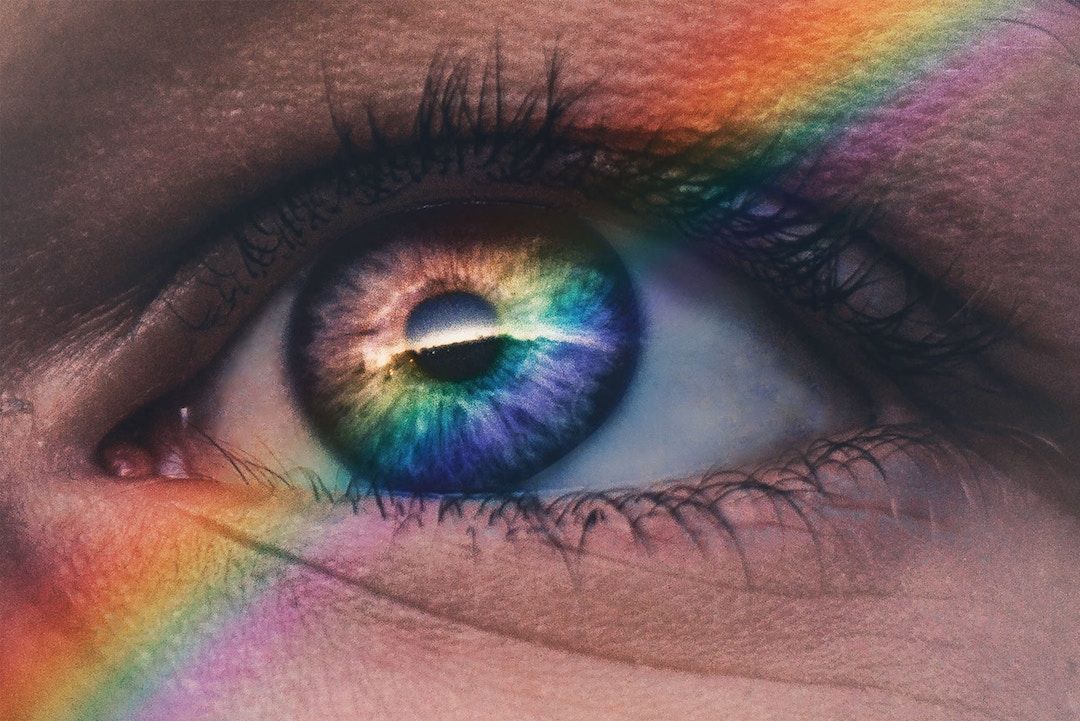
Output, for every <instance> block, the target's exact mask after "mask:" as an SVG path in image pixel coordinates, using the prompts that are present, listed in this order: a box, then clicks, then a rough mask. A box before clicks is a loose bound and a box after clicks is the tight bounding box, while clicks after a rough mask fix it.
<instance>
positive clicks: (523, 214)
mask: <svg viewBox="0 0 1080 721" xmlns="http://www.w3.org/2000/svg"><path fill="white" fill-rule="evenodd" d="M364 232H365V237H364V238H363V242H362V243H358V244H357V245H356V246H354V247H352V248H347V249H345V250H343V251H342V252H340V253H337V254H334V255H331V256H330V257H328V258H326V259H325V260H324V261H322V262H321V263H320V264H319V266H318V267H316V268H315V269H314V271H313V273H312V275H311V277H310V280H309V281H308V285H307V287H306V288H305V289H304V290H303V291H302V292H301V293H300V295H299V297H298V299H297V302H296V305H295V307H294V311H293V316H292V322H291V328H290V334H289V338H288V344H289V345H288V349H289V360H290V369H291V374H292V377H293V380H294V384H295V388H296V394H297V396H298V397H299V398H300V400H301V405H302V406H303V408H304V409H305V411H306V413H307V415H308V416H309V418H310V419H311V421H312V423H313V425H314V427H315V428H317V429H318V431H319V433H320V435H321V436H323V437H324V439H325V441H326V442H327V444H328V445H329V446H330V447H331V448H333V449H335V451H336V452H337V453H338V454H339V455H340V456H341V457H342V459H343V460H344V462H345V464H346V465H347V466H348V467H349V468H350V470H351V472H352V473H353V474H354V475H355V476H358V477H359V479H360V480H361V481H362V482H364V483H366V484H370V485H377V486H379V487H382V488H384V489H388V490H406V491H411V492H432V493H447V492H479V491H492V490H500V489H504V488H514V487H516V486H519V485H520V484H522V483H524V482H525V481H526V480H528V479H529V478H530V477H531V476H533V475H534V474H536V473H537V472H538V471H540V470H541V469H543V468H544V467H545V466H547V465H549V464H551V463H552V462H554V461H555V460H557V459H558V458H560V457H561V456H563V455H565V454H566V453H567V452H568V451H570V450H571V449H572V448H574V447H575V446H577V445H578V444H579V443H580V442H581V441H582V440H583V439H584V438H585V437H587V436H588V435H589V434H590V433H591V432H592V431H594V430H595V429H596V428H597V427H598V426H599V425H600V424H602V423H603V421H604V419H605V417H606V416H607V415H608V414H609V413H610V411H611V410H612V409H613V408H614V406H615V405H616V404H617V403H618V401H619V399H620V398H621V396H622V394H623V392H624V390H625V389H626V386H627V384H628V383H629V381H630V379H631V376H632V374H633V371H634V368H635V365H636V362H637V355H638V347H639V341H640V333H641V320H640V316H639V312H638V306H637V301H636V298H635V296H634V291H633V288H632V286H631V282H630V279H629V276H628V274H627V273H626V270H625V269H624V267H623V266H622V263H621V261H620V260H619V258H618V257H617V256H616V254H615V252H614V251H613V250H612V249H611V248H610V247H609V246H608V245H607V244H606V243H605V241H604V240H603V239H602V238H600V237H599V236H598V235H597V234H596V233H595V232H594V231H592V230H591V229H589V228H587V227H585V226H584V225H582V224H580V223H577V222H573V221H569V220H566V219H564V218H559V217H555V216H554V215H553V214H551V213H549V212H548V211H544V210H540V209H535V208H527V207H522V206H504V205H497V204H474V205H463V206H439V207H433V208H427V209H424V210H420V211H414V212H412V213H408V214H404V215H401V216H397V217H394V218H390V219H385V220H384V221H382V222H380V223H378V224H376V225H374V226H370V227H369V228H368V229H366V231H364Z"/></svg>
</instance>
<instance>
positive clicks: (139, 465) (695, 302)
mask: <svg viewBox="0 0 1080 721" xmlns="http://www.w3.org/2000/svg"><path fill="white" fill-rule="evenodd" d="M184 398H185V399H186V400H185V402H184V403H183V404H181V403H178V402H175V401H173V402H172V404H171V406H169V407H167V408H165V409H164V410H162V409H156V410H154V411H153V412H144V413H142V414H140V415H138V416H136V417H133V418H131V419H129V421H126V422H125V423H124V424H122V425H121V426H120V427H118V428H117V430H116V431H114V432H113V433H112V434H110V437H109V438H108V439H106V442H105V443H103V445H102V450H101V453H100V458H101V462H102V464H103V465H104V466H105V468H106V469H107V470H108V471H109V472H111V473H113V474H114V475H117V476H123V477H139V476H142V475H158V476H171V477H188V476H195V475H206V474H209V475H214V476H215V477H218V476H228V477H236V476H240V477H241V480H245V481H247V480H249V479H248V478H244V476H245V474H247V475H259V474H262V476H263V477H264V479H266V478H269V479H271V480H274V479H276V480H278V481H281V482H284V483H291V482H302V483H303V484H304V485H312V486H313V487H318V488H319V489H322V490H323V491H325V492H326V493H327V494H328V495H331V496H334V495H338V496H342V495H344V494H349V493H354V492H358V491H364V490H365V489H379V490H383V491H389V492H403V493H421V494H427V493H430V494H447V493H449V494H474V493H492V492H494V493H498V492H515V491H521V490H529V491H537V492H543V491H556V490H560V489H580V488H607V487H614V486H628V485H640V484H644V483H650V482H653V481H656V480H659V479H666V478H680V477H687V476H690V475H693V474H696V473H700V472H702V471H704V470H706V469H709V468H714V467H716V466H717V464H718V463H721V464H725V465H729V466H735V465H738V464H739V463H740V462H744V461H746V460H748V459H751V458H754V457H755V456H760V455H761V454H762V453H765V452H768V451H770V450H775V449H776V448H777V447H778V446H780V445H788V444H791V443H793V442H798V441H800V440H808V439H809V438H810V437H817V436H820V435H822V434H824V433H827V432H830V431H833V430H836V429H837V428H839V427H840V426H843V425H850V424H851V422H852V420H853V419H854V418H856V417H861V413H862V409H861V408H860V404H859V402H858V399H857V398H856V397H855V394H853V393H852V392H851V391H850V389H849V388H848V387H847V386H846V384H845V383H844V382H843V381H842V380H841V379H840V378H838V377H837V376H836V375H835V374H834V373H833V372H832V371H831V370H830V368H829V366H828V365H827V364H825V363H823V362H822V361H821V360H820V359H818V358H816V357H815V356H814V355H813V354H812V353H811V352H810V351H809V350H808V349H807V348H806V347H805V346H804V345H803V344H802V343H801V342H800V341H799V340H798V337H797V334H796V333H794V332H792V329H790V328H789V327H787V326H786V325H785V324H784V322H782V321H781V320H780V319H778V318H775V317H773V316H771V315H770V312H769V311H768V310H767V308H766V307H765V306H764V305H763V304H762V303H761V302H759V300H758V298H757V296H756V295H755V294H754V293H753V292H752V291H751V290H750V289H749V288H748V287H746V286H745V285H743V284H741V283H739V282H738V281H736V280H735V279H734V278H733V277H731V276H730V275H729V274H727V273H725V271H723V269H721V268H720V267H717V266H712V265H709V264H703V263H702V262H701V261H700V260H699V259H698V258H697V257H696V256H694V255H693V254H691V253H690V252H689V250H688V249H685V248H681V247H680V246H679V244H678V243H677V242H662V243H661V242H653V241H650V240H647V239H644V238H642V237H638V236H636V235H635V234H634V233H633V232H626V231H611V232H607V231H605V233H604V234H603V235H602V234H601V233H600V232H598V231H597V230H596V229H594V228H593V227H591V226H589V225H587V224H585V223H583V222H581V221H579V220H577V219H575V218H572V217H567V216H565V215H564V214H560V213H558V212H556V211H552V210H545V209H539V208H536V207H532V206H521V205H514V204H509V203H499V204H496V203H492V204H475V203H470V204H462V205H445V206H435V207H428V208H423V209H419V210H414V211H410V212H407V213H403V214H398V215H394V216H392V217H387V218H384V219H382V220H379V221H376V222H375V223H372V224H370V225H368V226H366V227H363V228H360V229H358V230H357V231H355V233H354V234H352V235H351V236H350V237H347V238H343V239H342V240H341V242H340V243H339V244H338V246H337V247H336V248H335V249H332V250H331V251H330V252H329V253H328V254H327V255H326V256H325V257H324V258H322V259H321V260H319V261H318V262H317V263H316V264H315V266H314V267H313V268H312V269H311V272H310V273H308V274H307V276H306V279H305V281H304V283H303V284H302V285H301V286H300V287H299V288H297V287H295V286H292V287H290V288H288V289H286V290H284V291H283V292H282V293H281V294H279V297H278V298H276V299H275V300H273V301H272V302H271V303H270V304H269V306H268V308H267V309H266V310H265V311H263V313H262V314H261V315H260V316H259V317H258V318H256V319H255V320H254V322H252V323H251V324H250V325H249V327H248V328H247V329H245V331H244V332H243V333H242V334H241V335H240V336H239V337H238V338H237V339H236V340H235V341H234V342H233V344H232V345H231V346H230V348H229V349H228V351H227V352H226V353H224V354H223V355H222V357H221V358H220V360H219V362H218V363H217V365H216V366H215V367H214V368H213V369H212V371H211V372H210V373H207V374H205V376H204V378H203V379H202V380H201V381H200V385H199V386H198V387H196V388H193V389H191V391H190V392H189V393H186V394H185V395H184Z"/></svg>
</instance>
